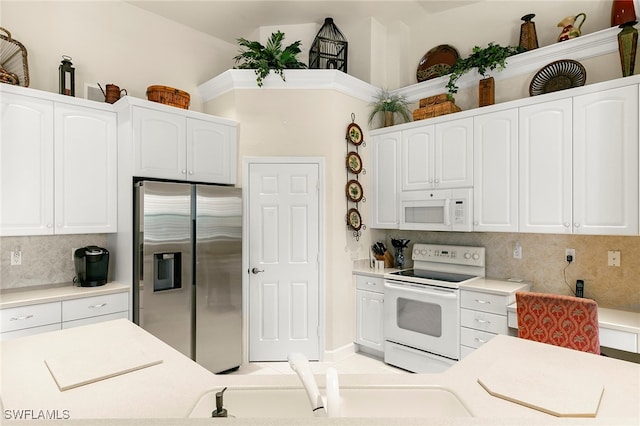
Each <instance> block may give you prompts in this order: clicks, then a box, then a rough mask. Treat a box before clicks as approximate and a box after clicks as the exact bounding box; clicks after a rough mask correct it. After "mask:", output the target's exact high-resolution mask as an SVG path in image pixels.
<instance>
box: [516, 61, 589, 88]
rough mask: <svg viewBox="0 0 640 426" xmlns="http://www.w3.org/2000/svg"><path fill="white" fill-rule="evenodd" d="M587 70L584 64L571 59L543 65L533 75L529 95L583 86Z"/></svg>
mask: <svg viewBox="0 0 640 426" xmlns="http://www.w3.org/2000/svg"><path fill="white" fill-rule="evenodd" d="M586 81H587V72H586V71H585V69H584V66H583V65H582V64H581V63H580V62H578V61H574V60H572V59H561V60H559V61H555V62H551V63H550V64H547V65H545V66H544V67H543V68H542V69H540V71H538V72H537V73H536V75H534V76H533V79H532V80H531V84H530V85H529V95H531V96H536V95H542V94H545V93H551V92H557V91H558V90H565V89H570V88H572V87H580V86H584V84H585V82H586Z"/></svg>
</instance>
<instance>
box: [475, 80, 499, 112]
mask: <svg viewBox="0 0 640 426" xmlns="http://www.w3.org/2000/svg"><path fill="white" fill-rule="evenodd" d="M495 103H496V82H495V80H494V79H493V77H489V78H483V79H482V80H480V82H479V83H478V106H479V107H483V106H487V105H493V104H495Z"/></svg>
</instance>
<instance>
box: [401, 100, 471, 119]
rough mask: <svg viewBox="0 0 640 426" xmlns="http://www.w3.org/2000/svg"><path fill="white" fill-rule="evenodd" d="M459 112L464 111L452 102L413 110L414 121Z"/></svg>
mask: <svg viewBox="0 0 640 426" xmlns="http://www.w3.org/2000/svg"><path fill="white" fill-rule="evenodd" d="M458 111H462V109H461V108H460V107H459V106H458V105H456V104H454V103H453V102H452V101H446V102H442V103H439V104H435V105H429V106H426V107H424V108H418V109H415V110H413V121H418V120H424V119H425V118H432V117H438V116H440V115H445V114H451V113H454V112H458Z"/></svg>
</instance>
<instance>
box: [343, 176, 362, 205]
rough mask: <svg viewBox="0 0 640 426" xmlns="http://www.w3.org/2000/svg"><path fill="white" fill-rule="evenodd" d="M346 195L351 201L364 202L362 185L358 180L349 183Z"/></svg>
mask: <svg viewBox="0 0 640 426" xmlns="http://www.w3.org/2000/svg"><path fill="white" fill-rule="evenodd" d="M346 193H347V198H348V199H349V201H352V202H354V203H357V202H359V201H360V200H362V185H360V182H358V181H357V180H355V179H352V180H350V181H349V182H347V187H346Z"/></svg>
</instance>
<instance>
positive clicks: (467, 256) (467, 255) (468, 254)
mask: <svg viewBox="0 0 640 426" xmlns="http://www.w3.org/2000/svg"><path fill="white" fill-rule="evenodd" d="M464 258H465V259H467V260H469V259H471V253H469V252H466V253H465V254H464Z"/></svg>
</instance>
